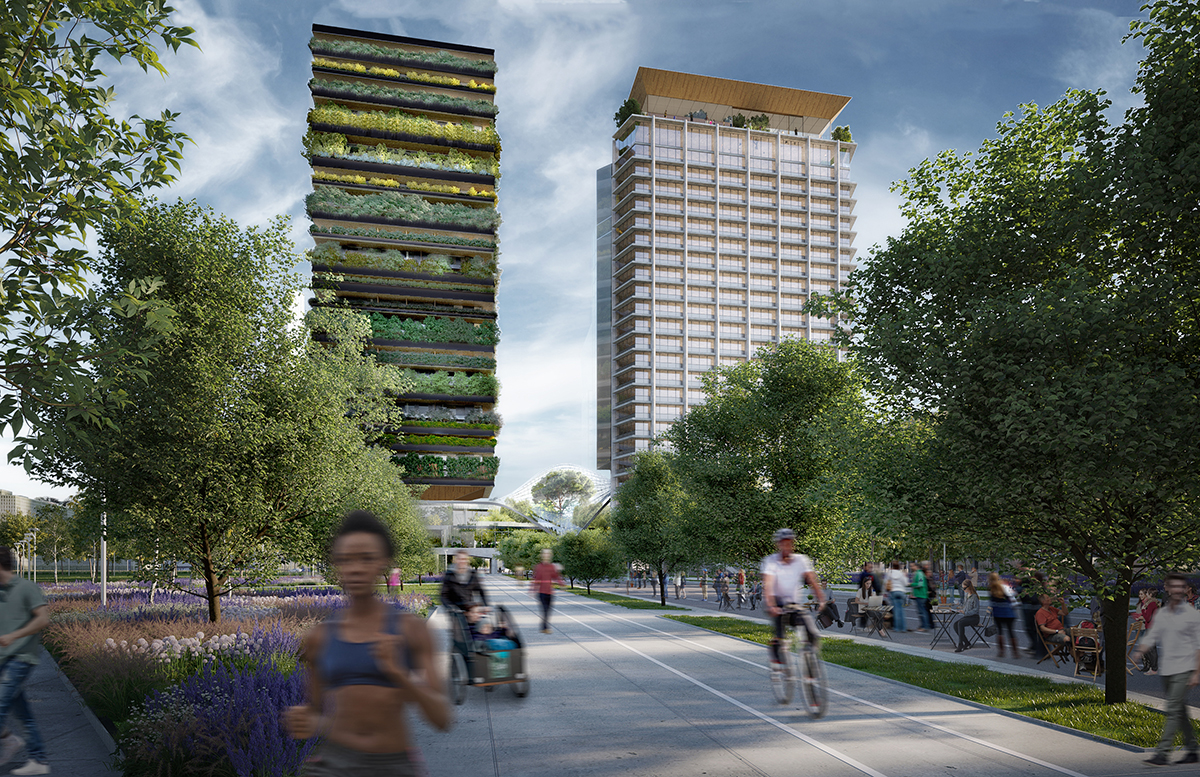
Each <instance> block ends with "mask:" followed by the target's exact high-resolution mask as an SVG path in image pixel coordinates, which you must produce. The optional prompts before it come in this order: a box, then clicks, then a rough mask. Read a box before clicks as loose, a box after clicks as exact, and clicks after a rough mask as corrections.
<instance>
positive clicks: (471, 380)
mask: <svg viewBox="0 0 1200 777" xmlns="http://www.w3.org/2000/svg"><path fill="white" fill-rule="evenodd" d="M399 372H400V376H401V378H402V379H403V381H404V382H405V384H407V385H408V387H409V391H408V392H407V393H409V394H423V395H431V396H449V397H492V398H495V397H498V396H499V395H500V381H499V380H497V379H496V376H495V375H492V374H490V373H486V372H444V371H442V370H438V371H437V372H417V371H416V370H410V369H402V370H400V371H399Z"/></svg>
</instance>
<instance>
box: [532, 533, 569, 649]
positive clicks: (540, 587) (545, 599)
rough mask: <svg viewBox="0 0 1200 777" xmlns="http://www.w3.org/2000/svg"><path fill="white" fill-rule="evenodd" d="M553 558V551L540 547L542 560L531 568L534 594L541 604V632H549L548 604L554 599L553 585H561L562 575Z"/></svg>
mask: <svg viewBox="0 0 1200 777" xmlns="http://www.w3.org/2000/svg"><path fill="white" fill-rule="evenodd" d="M553 558H554V551H552V550H550V548H542V562H541V563H540V564H538V565H537V566H536V567H534V568H533V586H532V588H533V589H534V594H535V595H536V596H537V598H538V601H539V602H541V605H542V633H543V634H549V633H550V604H551V602H552V601H553V600H554V586H556V585H557V586H559V587H560V588H561V587H562V585H563V579H562V575H561V574H559V571H558V567H556V566H555V565H554V564H553V563H552V561H551V559H553Z"/></svg>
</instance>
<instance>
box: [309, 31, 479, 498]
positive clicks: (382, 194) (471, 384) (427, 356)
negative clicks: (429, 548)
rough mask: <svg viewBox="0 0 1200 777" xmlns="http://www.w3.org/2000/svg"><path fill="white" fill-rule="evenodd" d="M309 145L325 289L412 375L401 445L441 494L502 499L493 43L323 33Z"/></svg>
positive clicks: (312, 211)
mask: <svg viewBox="0 0 1200 777" xmlns="http://www.w3.org/2000/svg"><path fill="white" fill-rule="evenodd" d="M309 47H310V48H311V49H312V54H313V64H312V73H313V78H312V81H310V82H309V86H310V88H311V91H312V96H313V104H314V107H313V109H312V111H310V112H309V115H308V120H309V125H310V126H309V133H308V134H307V135H306V136H305V151H306V154H307V155H308V158H309V159H310V161H311V163H312V170H313V193H312V194H310V195H309V196H308V201H307V205H308V216H309V218H310V219H311V220H312V230H311V232H312V236H313V239H314V240H315V242H316V248H315V249H314V250H313V251H312V254H311V258H312V270H313V287H314V289H327V290H330V291H331V292H332V294H333V299H332V300H330V301H329V302H322V301H319V300H317V301H314V304H339V305H349V306H351V307H353V308H354V309H356V310H358V311H360V312H361V313H363V314H364V315H367V316H369V317H370V319H371V326H372V330H373V339H372V345H371V348H372V350H373V351H374V352H375V355H376V357H377V358H378V359H379V360H380V361H382V362H387V363H390V364H394V365H396V368H397V369H402V370H404V371H405V373H406V376H407V377H408V378H409V379H410V382H411V383H412V386H413V389H412V392H411V393H409V394H405V395H403V396H401V397H399V398H398V401H399V402H400V403H402V404H403V406H404V416H405V419H404V425H403V426H402V427H401V428H399V429H396V430H394V431H395V432H398V433H401V434H402V436H398V437H397V438H396V439H397V442H395V443H394V444H393V445H392V448H393V450H394V451H395V458H396V461H397V462H398V463H399V464H401V465H402V466H403V467H404V469H405V477H404V479H405V482H408V483H414V484H420V485H425V486H427V489H426V491H425V493H424V495H423V498H424V499H430V500H467V499H477V498H482V497H487V496H489V495H490V494H491V490H492V486H493V484H494V481H495V477H496V471H497V469H498V467H499V459H497V458H495V456H494V455H493V451H494V447H495V445H496V433H497V431H498V430H499V428H500V426H499V417H498V416H497V415H496V414H495V412H494V409H495V403H496V398H497V395H498V394H499V385H498V384H497V382H496V378H495V372H496V350H495V349H496V343H497V341H498V338H499V330H498V329H497V326H496V285H497V283H498V281H499V278H500V272H499V269H498V265H497V256H498V246H497V242H496V228H497V226H498V225H499V221H500V219H499V214H498V212H497V210H496V184H497V182H498V181H499V178H500V138H499V136H498V135H497V134H496V125H495V116H496V106H495V104H494V100H493V96H494V94H495V91H496V87H495V84H494V81H493V77H494V75H495V72H496V63H495V61H494V58H493V54H494V52H493V51H492V50H491V49H483V48H476V47H474V46H460V45H455V44H450V43H439V42H436V41H428V40H420V39H416V38H403V37H398V36H394V35H384V34H381V33H376V32H366V31H362V30H350V29H343V28H340V27H326V26H324V25H313V38H312V40H311V42H310V43H309Z"/></svg>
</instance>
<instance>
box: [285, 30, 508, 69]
mask: <svg viewBox="0 0 1200 777" xmlns="http://www.w3.org/2000/svg"><path fill="white" fill-rule="evenodd" d="M308 48H309V49H310V50H311V51H313V52H314V53H317V52H320V53H325V54H333V55H336V56H340V57H353V56H354V55H356V54H365V55H368V56H373V57H379V58H381V59H386V60H388V61H390V62H396V63H398V64H409V63H413V64H424V65H433V66H438V65H441V66H443V67H448V68H452V69H454V70H466V71H469V72H472V73H479V74H480V75H491V74H492V73H495V72H496V63H495V62H493V61H491V60H478V59H468V58H467V57H460V56H457V55H455V54H450V53H448V52H445V51H429V52H426V51H401V50H400V49H394V48H390V47H387V46H377V45H375V44H373V43H365V42H362V41H349V40H319V39H317V38H315V37H314V38H313V39H312V40H310V41H309V42H308Z"/></svg>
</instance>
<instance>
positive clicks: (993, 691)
mask: <svg viewBox="0 0 1200 777" xmlns="http://www.w3.org/2000/svg"><path fill="white" fill-rule="evenodd" d="M664 617H667V618H670V619H671V620H676V621H679V622H681V623H687V624H689V625H692V626H699V627H701V628H705V629H709V630H711V631H716V632H719V633H721V634H728V635H729V636H732V637H739V638H741V639H746V640H749V641H751V642H758V643H760V644H764V645H765V644H767V642H768V641H769V640H770V637H771V628H770V626H768V625H766V624H762V623H755V622H752V621H745V620H741V619H738V618H724V617H712V616H694V615H667V616H664ZM822 645H823V647H822V655H823V656H824V657H825V660H826V661H828V662H829V663H831V664H837V665H839V666H844V667H848V668H850V669H858V670H859V671H862V672H867V673H868V674H873V675H878V676H879V677H887V678H889V679H892V680H899V681H900V682H903V683H908V684H909V685H915V686H917V687H918V688H927V689H929V690H931V691H938V692H940V693H944V694H947V695H949V696H956V697H958V698H960V699H966V700H968V701H973V702H977V703H979V704H986V705H988V706H990V707H997V708H999V709H1002V710H1007V711H1009V712H1015V713H1019V714H1021V715H1027V716H1029V717H1031V718H1036V719H1038V720H1044V721H1048V722H1050V723H1057V724H1058V725H1061V726H1068V727H1070V728H1073V729H1077V730H1079V731H1084V732H1086V733H1089V734H1096V735H1099V736H1102V737H1107V738H1109V739H1115V740H1117V741H1119V742H1128V743H1129V744H1131V745H1137V746H1139V747H1153V746H1154V745H1155V744H1157V743H1158V738H1159V735H1160V733H1161V732H1162V724H1163V716H1162V713H1160V712H1158V711H1157V710H1154V709H1151V708H1149V707H1147V706H1145V705H1143V704H1138V703H1136V702H1126V703H1124V704H1112V705H1108V704H1105V703H1104V688H1103V686H1098V685H1091V684H1082V683H1055V682H1051V681H1050V680H1045V679H1042V678H1040V677H1029V676H1025V675H1010V674H1002V673H1000V672H993V671H991V670H990V669H986V668H984V667H981V666H975V665H972V664H955V663H950V662H947V661H938V660H935V659H932V658H922V657H920V656H910V655H907V654H905V653H898V652H895V651H891V650H887V649H885V648H881V647H874V646H872V645H863V644H860V643H857V642H853V641H851V640H846V639H837V638H836V637H827V638H825V639H824V640H823V641H822ZM1195 725H1196V724H1195V723H1193V726H1195ZM1197 732H1198V733H1200V728H1197Z"/></svg>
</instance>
